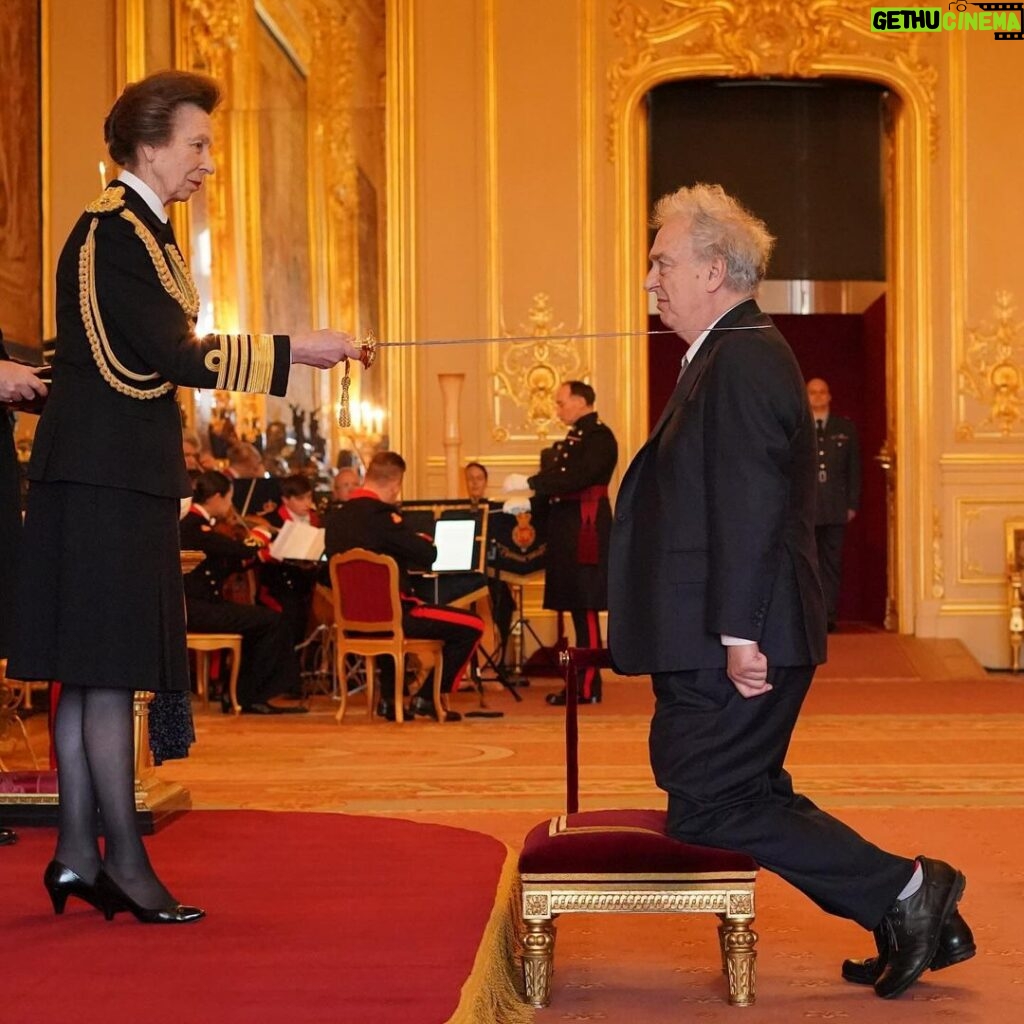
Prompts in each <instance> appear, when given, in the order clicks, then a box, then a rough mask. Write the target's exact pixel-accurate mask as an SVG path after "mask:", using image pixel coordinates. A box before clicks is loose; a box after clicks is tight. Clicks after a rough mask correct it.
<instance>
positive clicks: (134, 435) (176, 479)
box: [8, 70, 372, 924]
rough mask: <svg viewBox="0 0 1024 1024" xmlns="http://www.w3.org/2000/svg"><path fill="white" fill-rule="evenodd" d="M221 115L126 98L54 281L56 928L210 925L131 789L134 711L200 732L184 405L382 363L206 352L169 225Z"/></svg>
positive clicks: (34, 569)
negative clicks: (190, 628)
mask: <svg viewBox="0 0 1024 1024" xmlns="http://www.w3.org/2000/svg"><path fill="white" fill-rule="evenodd" d="M219 99H220V88H219V86H218V85H217V83H216V82H214V81H213V80H212V79H209V78H207V77H205V76H203V75H197V74H195V73H193V72H187V71H177V70H167V71H159V72H156V73H155V74H152V75H149V76H147V77H146V78H144V79H142V80H141V81H137V82H132V83H131V84H129V85H128V86H126V87H125V89H124V91H123V92H122V94H121V95H120V96H119V97H118V99H117V101H116V102H115V104H114V106H113V107H112V108H111V110H110V112H109V114H108V115H107V118H106V120H105V121H104V126H103V135H104V140H105V142H106V144H107V151H108V152H109V154H110V157H111V159H112V160H113V161H114V162H115V163H117V164H118V165H119V167H120V168H121V170H120V171H119V172H118V177H117V180H116V181H113V182H111V183H110V184H109V185H108V186H107V187H106V188H105V189H104V190H103V192H102V194H101V195H100V196H99V197H98V198H97V199H96V200H94V201H93V202H91V203H90V204H89V205H88V206H87V207H86V209H85V212H84V213H83V214H82V216H81V217H80V218H79V219H78V221H77V222H76V224H75V225H74V227H73V228H72V229H71V233H70V234H69V235H68V239H67V241H66V242H65V244H64V248H63V249H62V250H61V254H60V259H59V260H58V263H57V287H56V314H57V344H56V350H55V354H54V359H53V384H52V386H51V387H50V393H49V397H48V398H47V402H46V407H45V408H44V409H43V412H42V415H41V416H40V419H39V427H38V429H37V430H36V433H35V437H34V440H33V445H32V458H31V461H30V463H29V468H28V476H29V480H30V481H31V483H30V487H29V493H28V504H27V509H26V513H25V528H24V534H23V544H22V551H23V556H22V558H21V563H22V565H23V567H24V571H19V584H18V588H19V589H18V603H17V608H16V610H15V630H14V636H13V640H12V644H11V652H10V655H9V658H10V661H9V665H8V669H9V671H10V673H11V675H12V676H14V677H15V678H18V679H59V680H60V681H61V684H62V688H61V696H60V701H59V703H58V706H57V713H56V716H55V720H54V748H55V750H56V756H57V764H58V766H59V776H60V778H59V782H60V807H59V815H58V837H57V846H56V849H55V851H54V859H53V861H51V863H50V865H49V867H48V868H47V871H46V875H45V883H44V884H45V886H46V888H47V891H48V892H49V894H50V897H51V899H52V900H53V905H54V910H55V911H56V912H58V913H59V912H60V911H61V910H62V909H63V906H64V903H65V902H66V900H67V898H68V896H69V895H74V896H75V897H76V898H82V899H84V900H86V902H89V903H91V904H93V905H94V906H96V907H102V908H104V909H105V910H106V911H107V912H108V913H109V912H112V911H113V910H115V909H116V910H129V911H130V912H131V913H132V914H133V915H135V916H136V917H137V918H138V919H139V920H140V921H144V922H147V923H158V924H159V923H168V924H176V923H182V922H187V921H195V920H199V919H200V918H201V917H202V916H203V914H202V911H201V910H200V909H198V908H194V907H186V906H182V905H180V904H178V903H177V901H176V900H174V899H173V897H172V895H171V893H170V892H168V890H167V888H166V886H164V885H163V883H162V882H161V881H160V879H159V878H158V877H157V875H156V873H155V872H154V870H153V868H152V865H151V864H150V863H149V858H148V856H147V855H146V851H145V847H144V845H143V843H142V841H141V839H140V838H139V835H138V829H137V827H136V821H135V797H134V789H133V785H132V775H133V772H134V763H135V751H134V748H133V745H132V735H133V732H132V705H133V699H134V692H135V691H136V690H152V691H155V692H156V693H157V698H156V699H157V700H163V701H168V702H169V703H171V704H173V705H174V706H177V707H178V708H179V709H181V714H182V715H183V717H184V719H185V720H186V721H187V720H188V699H187V694H188V690H189V678H188V658H187V653H186V649H185V631H186V623H185V607H184V604H185V602H184V601H183V599H182V583H181V547H180V538H179V524H178V512H179V507H180V498H181V496H182V495H185V494H189V493H190V492H191V487H190V481H189V478H188V475H187V473H186V472H185V462H184V459H183V458H182V451H181V411H180V409H179V407H178V403H177V401H176V396H175V390H176V388H177V387H178V386H185V387H195V388H211V389H212V388H216V389H218V390H226V391H245V392H248V393H251V394H268V393H269V394H274V395H278V396H281V395H284V394H285V392H286V391H287V389H288V377H289V374H290V372H291V367H292V365H293V364H294V363H304V364H307V365H310V366H317V367H322V368H327V367H330V366H334V365H336V364H337V363H338V361H339V360H341V359H342V358H359V357H360V356H362V357H363V358H364V359H365V361H366V362H369V361H370V360H371V355H372V349H371V348H370V347H368V346H365V347H363V349H362V350H361V349H360V347H359V346H356V345H355V344H354V342H353V341H352V339H351V338H350V337H349V336H348V335H346V334H344V333H342V332H336V331H322V332H301V333H299V334H294V335H291V336H290V337H289V336H287V335H283V334H238V333H232V334H221V333H213V334H206V335H202V336H200V335H199V334H197V332H196V322H197V318H198V315H199V309H200V297H199V291H198V289H197V287H196V284H195V281H194V279H193V278H192V275H191V273H190V272H189V268H188V264H187V263H186V261H185V259H184V257H183V256H182V254H181V251H180V249H179V248H178V245H177V242H176V240H175V237H174V231H173V228H172V226H171V223H170V220H169V217H168V213H167V207H168V206H169V205H170V204H172V203H178V202H186V201H188V200H189V199H190V198H191V197H192V196H193V195H195V194H196V193H197V192H198V191H200V189H202V187H203V182H204V181H205V179H206V178H207V176H208V175H210V174H212V173H213V171H214V164H213V158H212V155H211V152H212V150H211V147H212V145H213V134H214V128H213V118H212V113H213V110H214V108H215V107H216V106H217V103H218V101H219ZM101 519H102V521H103V524H104V529H103V530H102V531H98V530H97V529H96V523H97V522H98V521H100V520H101ZM100 820H102V822H103V831H104V834H105V837H106V843H105V845H104V848H103V850H102V852H101V850H100V847H99V844H98V842H97V838H98V837H97V823H98V822H99V821H100Z"/></svg>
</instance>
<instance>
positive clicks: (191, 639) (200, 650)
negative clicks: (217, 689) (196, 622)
mask: <svg viewBox="0 0 1024 1024" xmlns="http://www.w3.org/2000/svg"><path fill="white" fill-rule="evenodd" d="M185 646H186V647H188V649H189V650H190V651H194V652H195V656H196V694H197V696H198V697H199V700H200V702H201V703H200V706H201V707H202V708H203V710H207V709H208V708H209V698H208V691H209V688H210V654H211V653H213V652H214V651H230V652H231V675H230V677H229V681H228V694H229V697H230V700H231V710H232V711H233V712H234V713H235V714H236V715H240V714H241V713H242V705H241V704H239V703H238V668H239V666H240V665H241V663H242V634H241V633H188V634H186V636H185Z"/></svg>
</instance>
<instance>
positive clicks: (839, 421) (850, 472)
mask: <svg viewBox="0 0 1024 1024" xmlns="http://www.w3.org/2000/svg"><path fill="white" fill-rule="evenodd" d="M815 437H816V440H817V444H818V466H817V472H818V497H817V502H816V504H815V516H814V525H815V526H826V525H828V526H845V525H846V522H847V519H848V516H847V510H848V509H853V510H854V511H855V512H856V511H857V510H858V509H859V508H860V444H859V443H858V440H857V428H856V427H855V426H854V425H853V423H852V422H851V421H850V420H848V419H845V418H844V417H842V416H833V415H832V414H831V413H830V414H829V417H828V419H826V420H825V430H824V436H822V434H821V433H820V432H817V431H816V433H815Z"/></svg>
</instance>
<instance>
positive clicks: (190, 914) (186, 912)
mask: <svg viewBox="0 0 1024 1024" xmlns="http://www.w3.org/2000/svg"><path fill="white" fill-rule="evenodd" d="M96 889H97V891H98V892H99V893H100V896H101V897H102V899H103V900H104V903H105V906H104V908H103V913H104V916H105V917H106V919H107V920H108V921H111V920H113V917H114V915H115V914H116V913H118V911H121V910H127V911H128V912H129V913H130V914H132V915H134V917H135V919H136V920H137V921H141V922H142V923H143V924H191V923H192V922H193V921H198V920H199V919H200V918H203V917H206V911H205V910H201V909H200V908H199V907H186V906H183V905H182V904H180V903H172V904H170V905H169V906H166V907H142V906H139V904H138V903H136V902H135V900H133V899H132V898H131V896H129V895H128V893H126V892H125V891H124V890H123V889H122V888H121V887H120V886H119V885H118V884H117V882H115V881H114V880H113V879H112V878H111V877H110V875H108V874H107V873H106V872H105V871H100V873H99V874H98V875H97V876H96Z"/></svg>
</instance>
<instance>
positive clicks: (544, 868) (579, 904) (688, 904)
mask: <svg viewBox="0 0 1024 1024" xmlns="http://www.w3.org/2000/svg"><path fill="white" fill-rule="evenodd" d="M560 660H561V664H562V667H563V670H564V672H565V682H566V706H565V715H566V718H565V731H566V790H567V792H566V803H567V812H568V813H566V814H563V815H559V816H558V817H555V818H551V819H550V820H549V821H543V822H541V823H540V824H538V825H537V826H535V827H534V828H533V829H532V830H531V831H530V833H529V835H527V837H526V840H525V842H524V844H523V849H522V853H521V854H520V856H519V878H520V885H521V895H522V903H521V909H522V920H523V928H522V932H521V939H522V948H523V952H522V966H523V982H524V988H525V992H526V999H527V1001H528V1002H529V1003H530V1004H531V1005H533V1006H536V1007H543V1006H547V1005H548V1003H549V1002H550V999H551V977H552V974H553V971H554V949H555V925H554V921H555V918H556V917H557V916H558V915H559V914H582V913H587V914H593V913H603V914H607V913H617V914H621V913H626V914H649V913H686V914H695V913H696V914H715V915H716V916H717V917H718V920H719V925H718V941H719V950H720V953H721V957H722V971H723V972H724V973H725V975H726V978H727V981H728V990H729V1002H730V1003H731V1004H732V1005H733V1006H749V1005H751V1004H752V1003H753V1002H754V988H755V973H754V967H755V961H756V955H757V953H756V944H757V934H756V932H754V931H753V928H752V925H753V923H754V881H755V879H756V876H757V864H756V863H755V862H754V861H753V860H751V859H750V858H749V857H747V856H745V855H743V854H738V853H732V852H730V851H728V850H719V849H713V848H711V847H706V846H697V845H695V844H692V843H684V842H681V841H680V840H678V839H673V838H672V837H671V836H669V835H668V834H667V832H666V815H665V812H664V811H656V810H599V811H583V812H580V810H579V769H578V760H577V746H578V744H577V739H578V737H577V718H576V696H577V686H578V672H579V670H580V669H583V668H588V667H594V668H602V667H604V668H607V667H609V666H610V664H611V662H610V659H609V657H608V652H607V651H605V650H600V651H594V650H585V649H582V648H568V649H567V650H563V651H562V652H561V655H560Z"/></svg>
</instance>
